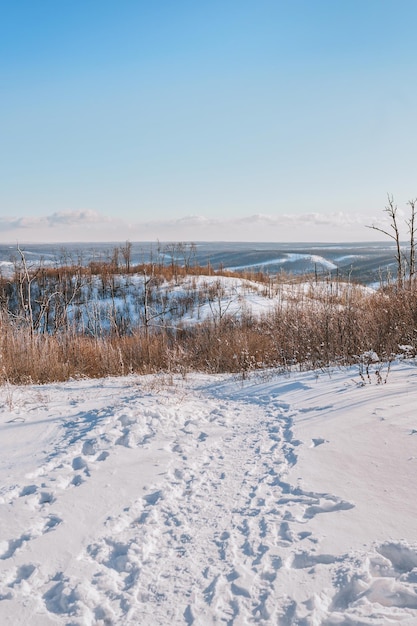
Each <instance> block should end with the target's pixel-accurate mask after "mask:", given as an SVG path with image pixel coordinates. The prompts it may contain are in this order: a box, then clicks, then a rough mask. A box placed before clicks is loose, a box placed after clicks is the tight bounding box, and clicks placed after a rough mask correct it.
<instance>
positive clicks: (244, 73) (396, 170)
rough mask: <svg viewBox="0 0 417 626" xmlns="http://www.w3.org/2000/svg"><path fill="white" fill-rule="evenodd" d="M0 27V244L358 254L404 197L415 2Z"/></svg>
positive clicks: (309, 4) (217, 4)
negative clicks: (188, 245) (321, 248)
mask: <svg viewBox="0 0 417 626" xmlns="http://www.w3.org/2000/svg"><path fill="white" fill-rule="evenodd" d="M0 11H1V13H0V115H1V122H2V123H1V125H0V183H1V184H0V241H3V242H14V241H16V240H18V241H22V242H23V241H81V240H107V241H108V240H125V239H131V240H132V241H134V240H154V239H157V238H158V239H161V240H165V239H175V240H190V239H193V240H204V239H206V240H210V239H220V240H228V239H230V240H247V241H254V240H264V241H291V240H293V241H309V240H310V241H331V240H334V241H343V240H366V239H370V238H375V236H376V233H373V232H372V231H370V230H369V229H366V228H365V224H369V223H374V222H376V221H377V220H380V219H381V217H382V216H383V213H382V211H383V208H384V206H385V204H386V194H387V193H388V192H389V193H392V194H394V196H395V198H396V200H397V202H398V205H399V206H400V207H401V208H404V209H405V207H406V202H407V200H409V199H410V198H414V197H415V196H417V180H416V167H415V165H416V146H417V121H416V120H417V116H416V112H417V93H416V92H417V86H416V85H417V80H416V79H417V43H416V41H417V39H416V36H415V24H416V23H417V3H416V2H415V0H285V1H284V0H275V1H272V0H256V1H255V0H252V1H248V0H229V1H228V0H221V1H220V0H210V2H208V1H207V2H203V1H201V2H195V1H193V2H192V1H191V0H190V1H185V0H178V1H172V0H170V1H168V0H154V1H153V2H149V1H148V2H144V1H142V0H137V1H133V0H120V1H119V2H116V1H115V0H113V1H109V0H82V1H81V0H71V1H70V0H61V1H59V2H57V1H56V0H30V1H29V0H16V1H14V2H2V3H1V2H0ZM377 238H380V237H377Z"/></svg>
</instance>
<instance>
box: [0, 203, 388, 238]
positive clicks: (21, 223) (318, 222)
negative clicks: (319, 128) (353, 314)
mask: <svg viewBox="0 0 417 626" xmlns="http://www.w3.org/2000/svg"><path fill="white" fill-rule="evenodd" d="M377 222H378V220H376V219H375V218H373V217H372V216H369V215H368V216H367V215H366V214H365V213H364V214H363V215H358V214H348V213H345V212H342V211H335V212H333V213H320V212H312V213H303V214H291V215H290V214H280V215H278V214H277V215H271V214H262V213H257V214H253V215H245V216H242V217H206V216H201V215H187V216H182V217H178V218H166V219H159V220H147V221H146V220H137V221H134V222H131V223H128V222H126V221H124V220H123V219H122V218H114V217H109V216H105V215H103V214H101V213H99V212H98V211H94V210H91V209H84V210H74V211H57V212H54V213H51V214H49V215H44V216H30V217H26V216H22V217H17V218H12V217H8V218H7V217H6V218H2V219H0V240H2V241H10V240H11V239H25V240H26V241H27V242H30V241H33V242H35V241H54V242H65V241H67V242H69V241H123V240H126V239H129V240H131V241H154V240H157V239H159V240H161V241H164V240H165V241H167V240H171V241H210V240H212V241H220V240H221V241H349V240H350V241H355V240H356V241H360V240H362V241H366V240H369V239H381V238H382V236H381V235H378V234H377V233H376V232H374V233H372V231H371V230H369V229H367V228H365V226H367V225H370V224H373V223H377ZM379 223H381V219H379Z"/></svg>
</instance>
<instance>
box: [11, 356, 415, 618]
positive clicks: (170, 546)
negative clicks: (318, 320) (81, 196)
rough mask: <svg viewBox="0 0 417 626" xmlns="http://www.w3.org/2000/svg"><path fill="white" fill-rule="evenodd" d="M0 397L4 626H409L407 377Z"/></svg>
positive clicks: (84, 386) (197, 379) (275, 378)
mask: <svg viewBox="0 0 417 626" xmlns="http://www.w3.org/2000/svg"><path fill="white" fill-rule="evenodd" d="M360 383H361V380H360V377H359V375H358V371H357V368H351V369H349V370H334V371H331V372H330V373H325V372H320V373H319V374H316V373H311V372H310V373H304V374H292V375H291V376H279V375H277V374H273V373H269V375H268V376H267V375H266V374H264V375H260V374H258V375H257V376H256V377H253V378H251V379H249V380H246V381H241V380H239V379H238V378H236V377H234V376H231V375H227V376H208V375H197V374H196V375H189V376H188V377H187V379H186V380H183V379H181V378H175V379H173V380H172V379H170V378H169V377H167V376H160V377H146V378H143V377H142V378H141V377H136V376H132V377H126V378H120V379H106V380H91V381H90V380H83V381H71V382H68V383H63V384H53V385H52V384H51V385H45V386H28V387H12V386H6V387H3V388H1V406H0V429H1V437H0V478H1V492H0V496H1V499H0V502H1V505H0V529H1V535H0V624H2V625H3V624H4V625H6V624H7V625H13V626H15V625H19V626H20V625H24V626H26V625H28V626H48V625H53V624H58V625H67V626H75V625H78V626H89V625H119V624H120V625H123V626H125V625H126V626H127V625H132V626H133V625H135V626H138V625H140V626H158V625H161V626H166V625H169V624H172V625H177V624H178V625H179V624H184V625H186V626H190V625H191V624H194V625H195V626H200V625H201V626H205V625H208V626H209V625H212V624H229V625H234V626H241V625H244V624H263V625H266V624H268V625H269V624H271V625H272V624H274V625H275V624H277V625H280V626H292V625H299V626H307V625H308V626H310V625H311V626H319V625H344V626H348V625H351V626H353V625H368V624H372V625H378V626H380V625H384V624H387V625H388V624H397V625H401V626H406V625H409V626H411V625H415V624H417V480H416V469H417V416H416V413H415V409H416V406H417V368H416V367H415V364H414V363H413V362H408V363H407V362H402V363H397V364H396V365H395V366H394V367H393V369H392V371H391V373H390V375H389V377H388V381H387V383H386V384H383V385H377V384H376V378H375V379H372V382H371V384H366V385H362V386H361V385H360Z"/></svg>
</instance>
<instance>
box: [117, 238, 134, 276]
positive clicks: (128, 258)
mask: <svg viewBox="0 0 417 626" xmlns="http://www.w3.org/2000/svg"><path fill="white" fill-rule="evenodd" d="M120 252H121V255H122V257H123V261H124V263H125V268H126V272H127V273H128V274H129V273H130V266H131V264H132V242H131V241H126V243H125V245H124V246H120Z"/></svg>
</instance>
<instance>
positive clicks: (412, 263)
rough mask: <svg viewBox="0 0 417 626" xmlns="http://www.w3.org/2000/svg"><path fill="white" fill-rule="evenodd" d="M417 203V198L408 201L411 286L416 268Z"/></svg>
mask: <svg viewBox="0 0 417 626" xmlns="http://www.w3.org/2000/svg"><path fill="white" fill-rule="evenodd" d="M416 203H417V198H414V199H413V200H409V202H408V203H407V204H408V206H409V207H410V212H411V214H410V219H409V220H408V221H407V226H408V232H409V235H410V253H409V257H408V258H409V261H408V271H409V281H410V286H411V284H412V282H413V277H414V274H415V270H416V230H417V226H416Z"/></svg>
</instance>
